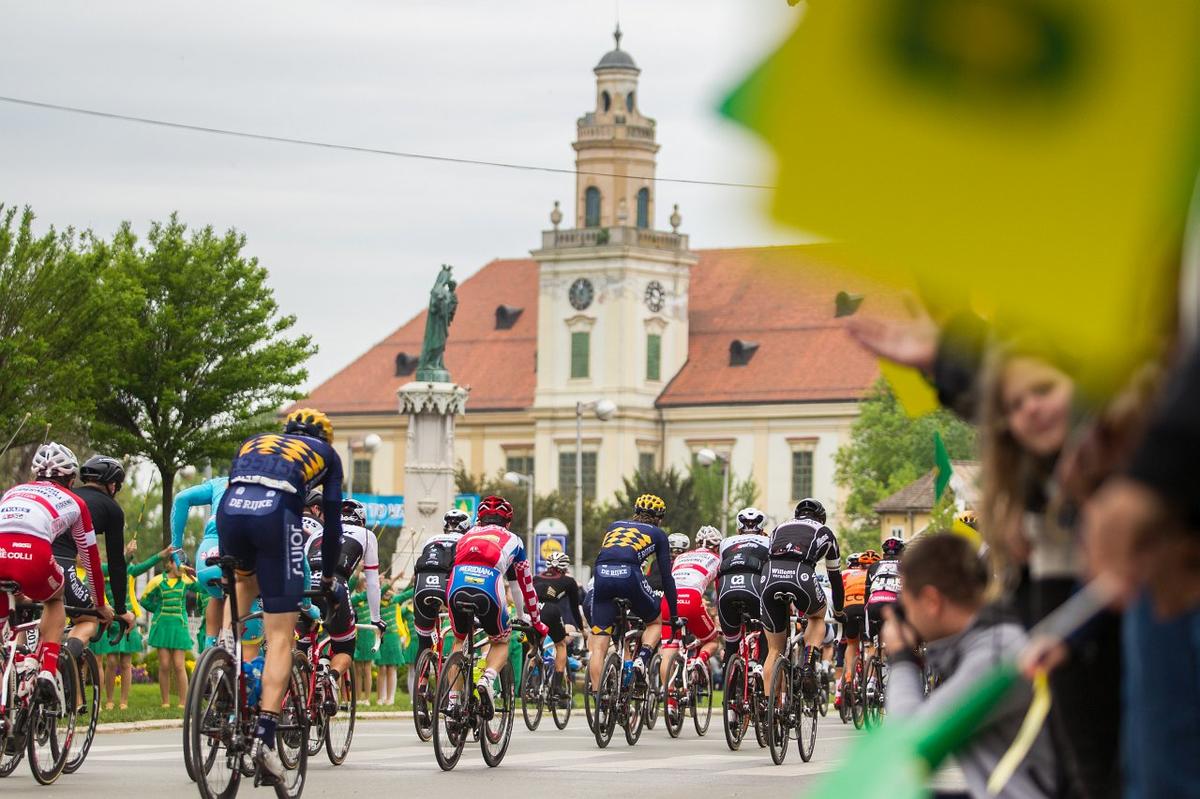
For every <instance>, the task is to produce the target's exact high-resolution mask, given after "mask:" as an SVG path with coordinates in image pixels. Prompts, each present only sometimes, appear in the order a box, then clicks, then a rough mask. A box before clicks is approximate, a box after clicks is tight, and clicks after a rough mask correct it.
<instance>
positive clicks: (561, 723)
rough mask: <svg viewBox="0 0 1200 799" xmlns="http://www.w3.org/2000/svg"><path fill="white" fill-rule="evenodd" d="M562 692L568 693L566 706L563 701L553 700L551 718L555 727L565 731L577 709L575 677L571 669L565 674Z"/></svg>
mask: <svg viewBox="0 0 1200 799" xmlns="http://www.w3.org/2000/svg"><path fill="white" fill-rule="evenodd" d="M562 690H563V691H564V692H565V693H566V697H565V699H566V702H565V704H564V703H562V702H561V701H555V700H551V702H550V717H551V718H553V719H554V726H555V727H557V728H558V729H560V730H565V729H566V728H567V724H568V723H569V722H570V721H571V712H572V710H573V709H574V707H575V675H574V674H572V673H571V671H570V669H568V670H567V671H565V672H563V681H562ZM561 699H562V698H561V697H560V700H561Z"/></svg>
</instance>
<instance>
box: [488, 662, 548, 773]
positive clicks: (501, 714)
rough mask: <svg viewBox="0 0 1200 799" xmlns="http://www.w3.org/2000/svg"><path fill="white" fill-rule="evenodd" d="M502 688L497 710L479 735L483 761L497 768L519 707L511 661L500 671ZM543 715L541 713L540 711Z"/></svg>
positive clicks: (506, 749)
mask: <svg viewBox="0 0 1200 799" xmlns="http://www.w3.org/2000/svg"><path fill="white" fill-rule="evenodd" d="M499 680H500V690H499V691H497V692H496V694H495V696H496V712H495V713H494V714H493V715H492V718H491V719H490V720H488V721H485V722H484V723H483V729H482V730H481V731H480V735H479V749H480V751H481V752H482V753H483V762H484V763H487V764H488V766H490V767H492V768H495V767H496V766H498V765H500V761H501V760H503V759H504V755H505V753H506V752H508V744H509V742H510V741H511V740H512V728H513V716H514V715H515V713H516V709H517V700H516V696H515V690H514V688H513V668H512V664H511V663H505V664H504V668H503V669H502V670H501V671H500V677H499ZM538 715H539V716H541V713H540V712H539V713H538Z"/></svg>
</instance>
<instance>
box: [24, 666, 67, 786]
mask: <svg viewBox="0 0 1200 799" xmlns="http://www.w3.org/2000/svg"><path fill="white" fill-rule="evenodd" d="M75 674H76V667H75V658H73V657H71V656H70V655H67V656H66V657H62V658H60V659H59V661H58V674H56V675H55V677H54V679H55V681H56V682H57V683H58V687H59V689H60V690H61V691H62V693H63V697H64V701H63V703H62V704H60V703H59V701H58V698H57V697H55V698H47V697H45V696H38V697H37V698H35V699H34V701H33V703H32V704H31V705H30V710H29V713H30V716H29V727H28V735H29V737H28V740H27V747H28V748H27V750H26V755H28V757H29V768H30V769H31V770H32V771H33V778H34V779H35V780H37V781H38V782H39V783H41V784H42V785H49V784H50V783H52V782H54V781H55V780H57V779H58V777H59V775H60V774H62V772H63V767H64V766H65V765H66V764H67V756H68V754H69V753H70V749H71V741H72V739H73V738H74V737H75V707H74V702H75V698H74V697H75Z"/></svg>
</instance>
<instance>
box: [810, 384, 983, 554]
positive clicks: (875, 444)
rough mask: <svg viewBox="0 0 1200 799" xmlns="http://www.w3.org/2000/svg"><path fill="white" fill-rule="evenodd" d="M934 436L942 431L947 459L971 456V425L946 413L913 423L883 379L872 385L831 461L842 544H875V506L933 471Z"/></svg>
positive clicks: (876, 538) (972, 440) (931, 415)
mask: <svg viewBox="0 0 1200 799" xmlns="http://www.w3.org/2000/svg"><path fill="white" fill-rule="evenodd" d="M935 431H939V432H941V434H942V440H943V441H944V442H945V443H946V450H947V452H949V453H950V457H951V458H953V459H960V460H961V459H966V458H970V457H972V454H973V453H974V451H975V430H974V428H972V427H971V426H970V425H968V424H966V423H964V422H962V421H961V420H960V419H958V418H957V417H955V416H953V415H952V414H950V413H949V412H948V411H946V410H938V411H936V412H935V413H931V414H927V415H925V416H922V417H920V418H919V419H912V418H910V417H909V416H907V415H906V414H905V413H904V409H903V408H901V407H900V403H899V402H898V401H897V400H896V397H895V395H894V394H893V393H892V391H891V388H890V387H889V386H888V385H887V383H886V382H885V381H884V380H882V379H880V380H879V381H878V382H876V383H875V385H874V386H872V388H871V390H870V392H869V393H868V394H867V397H866V399H864V400H863V402H862V404H861V405H860V413H859V417H858V419H856V420H855V421H854V424H853V425H852V427H851V428H850V440H849V442H848V443H846V444H845V445H844V446H843V447H841V449H839V450H838V451H837V454H836V456H835V458H834V462H835V464H836V471H835V473H834V479H835V480H836V481H837V484H838V485H839V486H841V487H842V488H844V489H846V490H847V492H848V493H847V496H846V503H845V505H844V507H843V508H842V512H841V524H842V528H843V529H842V538H843V540H844V542H846V543H847V544H850V545H853V542H856V541H862V542H864V543H863V544H862V546H868V545H873V544H877V543H878V540H879V517H878V516H877V515H876V514H875V509H874V508H875V503H877V502H879V501H880V500H881V499H883V498H885V497H887V496H888V495H890V494H892V493H894V492H896V491H898V490H900V489H901V488H903V487H904V486H905V485H907V484H908V483H911V482H912V481H913V480H915V479H917V478H918V477H920V476H921V475H922V474H924V473H925V472H927V471H929V470H930V469H932V468H933V467H934V462H933V458H934V448H933V434H934V432H935ZM868 534H869V535H870V536H871V538H867V537H866V536H867V535H868Z"/></svg>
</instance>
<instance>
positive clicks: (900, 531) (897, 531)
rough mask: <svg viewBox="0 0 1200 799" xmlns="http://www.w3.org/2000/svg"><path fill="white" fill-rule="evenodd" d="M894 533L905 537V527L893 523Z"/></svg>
mask: <svg viewBox="0 0 1200 799" xmlns="http://www.w3.org/2000/svg"><path fill="white" fill-rule="evenodd" d="M892 535H893V536H895V537H896V538H900V539H903V538H904V528H903V527H900V526H899V525H895V524H894V525H892Z"/></svg>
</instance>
